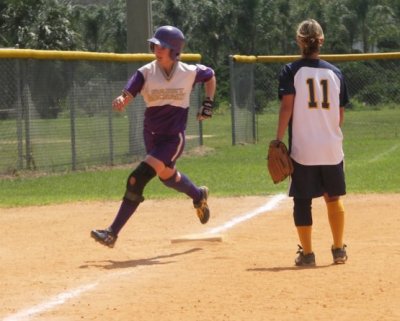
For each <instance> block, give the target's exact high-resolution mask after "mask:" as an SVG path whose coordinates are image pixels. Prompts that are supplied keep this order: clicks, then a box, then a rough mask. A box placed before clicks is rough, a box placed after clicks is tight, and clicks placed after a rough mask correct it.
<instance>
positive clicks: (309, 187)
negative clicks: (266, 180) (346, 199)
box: [289, 161, 346, 198]
mask: <svg viewBox="0 0 400 321" xmlns="http://www.w3.org/2000/svg"><path fill="white" fill-rule="evenodd" d="M293 165H294V171H293V174H292V177H291V182H290V189H289V196H292V197H296V198H315V197H320V196H322V195H323V194H325V193H327V194H328V195H329V196H340V195H345V194H346V182H345V178H344V168H343V161H342V162H341V163H339V164H337V165H312V166H308V165H301V164H299V163H296V162H295V161H293Z"/></svg>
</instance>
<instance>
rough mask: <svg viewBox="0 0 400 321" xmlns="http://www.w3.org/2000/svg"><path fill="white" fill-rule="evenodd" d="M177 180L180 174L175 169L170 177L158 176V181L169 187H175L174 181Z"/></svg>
mask: <svg viewBox="0 0 400 321" xmlns="http://www.w3.org/2000/svg"><path fill="white" fill-rule="evenodd" d="M179 180H180V176H179V174H178V171H175V173H174V174H173V175H172V176H171V177H170V178H167V179H161V178H160V181H161V182H162V183H163V184H164V185H165V186H167V187H171V188H173V187H175V185H176V183H177V182H179Z"/></svg>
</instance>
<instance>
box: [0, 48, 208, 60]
mask: <svg viewBox="0 0 400 321" xmlns="http://www.w3.org/2000/svg"><path fill="white" fill-rule="evenodd" d="M5 58H9V59H10V58H11V59H12V58H18V59H47V60H51V59H53V60H99V61H122V62H139V61H152V60H154V58H155V56H154V55H153V54H147V53H136V54H117V53H106V52H87V51H61V50H34V49H0V59H5ZM181 60H182V61H193V62H198V61H201V55H200V54H182V55H181Z"/></svg>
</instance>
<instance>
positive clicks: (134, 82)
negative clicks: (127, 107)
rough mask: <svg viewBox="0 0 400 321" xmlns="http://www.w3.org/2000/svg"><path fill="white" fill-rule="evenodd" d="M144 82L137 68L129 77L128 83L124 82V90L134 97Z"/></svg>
mask: <svg viewBox="0 0 400 321" xmlns="http://www.w3.org/2000/svg"><path fill="white" fill-rule="evenodd" d="M143 84H144V77H143V74H142V73H141V72H140V71H139V70H137V71H136V72H135V73H134V74H133V76H132V77H131V78H130V79H129V81H128V83H127V84H126V86H125V88H124V91H126V92H128V93H130V94H131V95H132V96H133V97H136V95H137V94H138V93H140V91H141V90H142V88H143Z"/></svg>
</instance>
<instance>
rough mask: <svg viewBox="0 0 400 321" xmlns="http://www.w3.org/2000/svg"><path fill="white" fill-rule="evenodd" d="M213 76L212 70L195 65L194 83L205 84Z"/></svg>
mask: <svg viewBox="0 0 400 321" xmlns="http://www.w3.org/2000/svg"><path fill="white" fill-rule="evenodd" d="M213 76H214V70H212V69H211V68H210V67H206V66H203V65H197V70H196V78H195V80H194V82H195V83H198V82H207V81H209V80H210V79H211V78H212V77H213Z"/></svg>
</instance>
